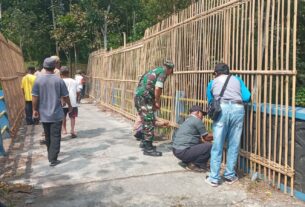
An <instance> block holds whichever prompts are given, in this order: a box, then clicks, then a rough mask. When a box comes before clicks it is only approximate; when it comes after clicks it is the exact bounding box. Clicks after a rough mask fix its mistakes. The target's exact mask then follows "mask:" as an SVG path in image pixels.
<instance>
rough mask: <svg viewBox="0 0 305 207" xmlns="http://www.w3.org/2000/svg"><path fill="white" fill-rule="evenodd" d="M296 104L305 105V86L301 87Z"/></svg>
mask: <svg viewBox="0 0 305 207" xmlns="http://www.w3.org/2000/svg"><path fill="white" fill-rule="evenodd" d="M295 105H296V106H301V107H305V87H304V86H303V87H302V88H299V89H298V90H297V94H296V97H295Z"/></svg>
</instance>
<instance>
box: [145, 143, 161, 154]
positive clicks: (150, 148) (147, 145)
mask: <svg viewBox="0 0 305 207" xmlns="http://www.w3.org/2000/svg"><path fill="white" fill-rule="evenodd" d="M143 154H144V155H148V156H153V157H159V156H162V152H159V151H157V150H156V148H154V146H153V145H152V142H151V141H144V149H143Z"/></svg>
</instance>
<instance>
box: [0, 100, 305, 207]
mask: <svg viewBox="0 0 305 207" xmlns="http://www.w3.org/2000/svg"><path fill="white" fill-rule="evenodd" d="M68 124H69V123H68ZM68 126H69V125H68ZM131 126H132V122H130V121H128V120H126V119H124V118H122V117H120V116H119V115H115V114H114V113H111V112H103V111H101V110H100V109H99V108H98V107H97V106H95V105H94V104H89V103H87V104H81V106H80V107H79V118H78V119H77V124H76V129H77V131H78V137H77V138H76V139H71V138H70V136H69V135H66V136H64V137H63V138H62V143H61V153H60V155H59V160H61V161H62V163H61V164H59V165H58V166H56V167H50V166H49V163H48V161H47V153H46V147H45V146H43V145H40V143H39V140H40V139H41V138H42V137H41V133H42V127H41V125H37V126H28V127H27V128H24V129H21V131H20V134H19V139H16V142H15V143H14V144H13V145H12V147H11V150H10V154H9V157H8V158H7V159H6V160H5V161H2V165H3V166H2V167H3V169H5V170H4V171H3V173H2V175H0V176H1V177H0V178H1V180H5V181H9V182H12V183H23V184H28V185H32V186H33V187H34V189H35V190H34V191H33V192H32V193H29V194H28V195H26V196H25V197H24V200H22V201H20V202H19V203H18V205H17V206H37V207H38V206H45V207H59V206H60V207H76V206H79V207H86V206H88V207H91V206H107V207H109V206H110V207H112V206H132V207H133V206H139V207H142V206H145V207H146V206H152V207H159V206H160V207H161V206H177V207H178V206H179V207H180V206H181V207H182V206H305V205H304V203H303V202H301V201H298V200H296V199H294V198H291V197H290V196H288V195H284V194H283V193H281V192H278V191H275V190H273V189H272V188H270V187H268V186H266V185H265V184H263V183H251V181H250V180H249V179H248V178H247V177H246V176H245V177H243V178H242V179H241V180H240V181H239V182H238V183H235V184H233V185H228V184H223V185H221V186H220V187H218V188H213V187H210V186H209V185H207V184H206V183H205V182H204V179H205V174H200V173H193V172H189V171H186V170H185V169H183V168H182V167H180V166H179V165H178V160H177V159H176V158H175V157H174V156H173V155H172V152H171V148H170V143H169V141H160V142H159V143H158V145H159V149H161V151H162V152H163V156H162V157H157V158H156V157H148V156H143V155H142V152H141V150H140V149H139V148H138V142H137V141H136V140H135V139H134V138H133V137H132V135H131ZM68 129H69V127H68Z"/></svg>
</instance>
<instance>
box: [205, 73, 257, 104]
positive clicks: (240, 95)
mask: <svg viewBox="0 0 305 207" xmlns="http://www.w3.org/2000/svg"><path fill="white" fill-rule="evenodd" d="M226 77H227V75H220V76H218V77H217V78H215V79H214V80H211V81H210V82H209V84H208V87H207V98H208V102H209V103H210V102H211V101H212V100H213V98H214V97H217V96H219V94H220V91H221V89H222V87H223V85H224V82H225V80H226ZM223 99H225V100H229V101H238V100H241V101H243V102H249V101H250V99H251V93H250V91H249V89H248V88H247V86H246V85H245V83H244V82H243V80H242V79H241V78H240V77H238V76H231V78H230V80H229V82H228V85H227V88H226V90H225V92H224V95H223Z"/></svg>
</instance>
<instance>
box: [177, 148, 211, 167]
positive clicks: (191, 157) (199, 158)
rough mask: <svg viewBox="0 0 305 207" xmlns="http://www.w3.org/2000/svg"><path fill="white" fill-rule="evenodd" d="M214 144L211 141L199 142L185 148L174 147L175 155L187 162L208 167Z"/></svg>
mask: <svg viewBox="0 0 305 207" xmlns="http://www.w3.org/2000/svg"><path fill="white" fill-rule="evenodd" d="M211 148H212V144H211V143H209V142H205V143H201V144H197V145H194V146H191V147H188V148H186V149H184V150H179V149H173V153H174V155H175V156H176V157H177V158H178V159H180V160H181V161H182V162H185V163H190V162H191V163H193V164H195V165H196V166H198V167H202V168H204V167H206V164H207V162H208V160H209V159H210V156H211Z"/></svg>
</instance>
